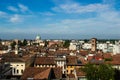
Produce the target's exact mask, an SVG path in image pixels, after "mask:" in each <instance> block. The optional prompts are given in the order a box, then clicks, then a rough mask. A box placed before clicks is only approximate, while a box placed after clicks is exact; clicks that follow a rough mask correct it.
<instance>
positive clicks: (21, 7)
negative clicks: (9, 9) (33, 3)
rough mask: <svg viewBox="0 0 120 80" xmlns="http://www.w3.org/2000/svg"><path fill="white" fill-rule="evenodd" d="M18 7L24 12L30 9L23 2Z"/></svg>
mask: <svg viewBox="0 0 120 80" xmlns="http://www.w3.org/2000/svg"><path fill="white" fill-rule="evenodd" d="M18 7H19V8H20V11H21V12H23V13H24V12H26V11H29V9H28V7H27V6H25V5H23V4H18Z"/></svg>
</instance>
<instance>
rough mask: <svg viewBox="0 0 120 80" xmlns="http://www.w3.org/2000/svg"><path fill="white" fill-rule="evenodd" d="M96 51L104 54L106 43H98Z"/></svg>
mask: <svg viewBox="0 0 120 80" xmlns="http://www.w3.org/2000/svg"><path fill="white" fill-rule="evenodd" d="M97 49H99V50H102V51H103V52H104V53H106V52H107V44H106V43H98V44H97Z"/></svg>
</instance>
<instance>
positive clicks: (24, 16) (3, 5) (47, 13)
mask: <svg viewBox="0 0 120 80" xmlns="http://www.w3.org/2000/svg"><path fill="white" fill-rule="evenodd" d="M119 15H120V0H0V38H33V37H34V36H35V35H37V34H40V35H41V36H42V37H43V38H56V39H57V38H59V39H61V38H72V39H74V38H75V39H76V38H92V37H97V38H120V16H119ZM8 34H9V35H8Z"/></svg>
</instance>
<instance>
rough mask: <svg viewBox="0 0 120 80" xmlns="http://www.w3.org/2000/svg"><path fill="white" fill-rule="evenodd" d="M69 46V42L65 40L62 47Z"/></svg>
mask: <svg viewBox="0 0 120 80" xmlns="http://www.w3.org/2000/svg"><path fill="white" fill-rule="evenodd" d="M69 45H70V40H65V42H64V44H63V47H65V48H68V47H69Z"/></svg>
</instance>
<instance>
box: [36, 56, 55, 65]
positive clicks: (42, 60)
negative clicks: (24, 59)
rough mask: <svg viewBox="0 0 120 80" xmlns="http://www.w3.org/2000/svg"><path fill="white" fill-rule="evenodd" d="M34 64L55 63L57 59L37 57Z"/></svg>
mask: <svg viewBox="0 0 120 80" xmlns="http://www.w3.org/2000/svg"><path fill="white" fill-rule="evenodd" d="M34 64H45V65H47V64H48V65H49V64H50V65H55V60H54V58H53V57H37V58H36V59H35V63H34Z"/></svg>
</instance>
